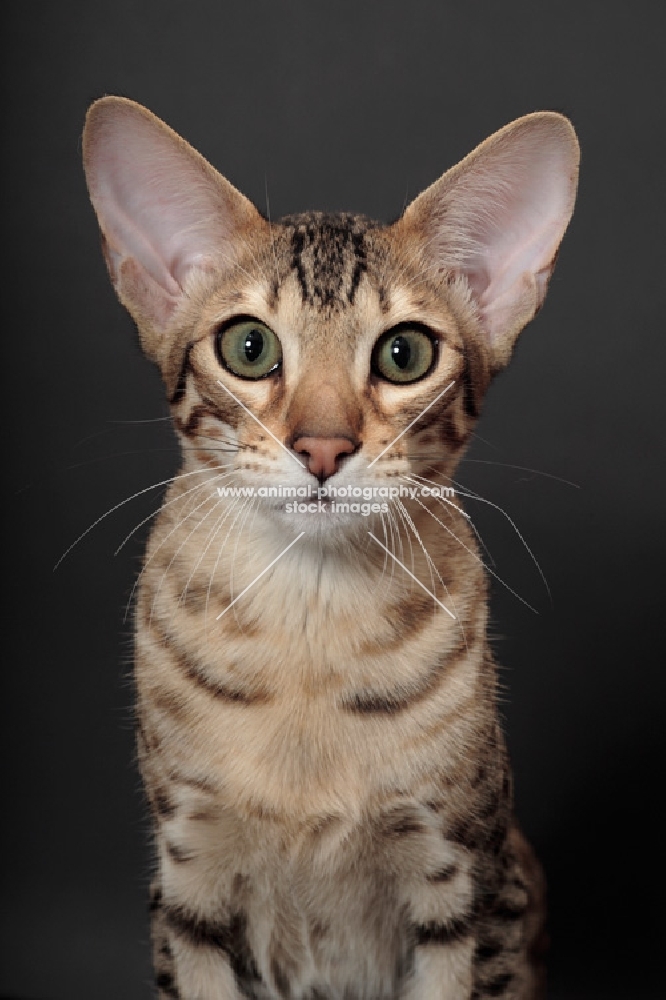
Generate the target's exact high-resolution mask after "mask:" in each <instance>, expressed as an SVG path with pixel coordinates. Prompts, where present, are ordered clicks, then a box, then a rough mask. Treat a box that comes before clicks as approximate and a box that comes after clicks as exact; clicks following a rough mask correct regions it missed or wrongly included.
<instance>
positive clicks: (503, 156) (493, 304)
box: [396, 112, 580, 369]
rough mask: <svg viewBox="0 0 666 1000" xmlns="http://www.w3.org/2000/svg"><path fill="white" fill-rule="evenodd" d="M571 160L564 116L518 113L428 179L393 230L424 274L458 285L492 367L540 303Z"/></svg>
mask: <svg viewBox="0 0 666 1000" xmlns="http://www.w3.org/2000/svg"><path fill="white" fill-rule="evenodd" d="M579 158H580V151H579V146H578V141H577V139H576V133H575V132H574V130H573V126H572V125H571V123H570V122H569V121H568V119H567V118H565V117H564V116H563V115H559V114H556V113H555V112H538V113H536V114H531V115H526V116H525V117H524V118H518V119H517V120H516V121H514V122H512V123H511V124H510V125H507V126H506V127H505V128H503V129H501V130H500V131H499V132H496V133H495V134H494V135H492V136H490V138H489V139H486V141H485V142H483V143H481V145H480V146H478V147H477V148H476V149H475V150H474V151H473V152H472V153H470V154H469V156H467V157H465V159H464V160H462V161H461V162H460V163H458V164H457V165H456V166H455V167H453V168H452V169H451V170H449V171H448V172H447V173H445V174H444V175H443V176H442V177H440V179H439V180H438V181H435V183H434V184H432V185H431V186H430V187H429V188H427V189H426V190H425V191H424V192H423V193H422V194H420V195H419V196H418V197H417V198H416V199H415V200H414V201H413V202H412V203H411V204H410V205H409V206H408V207H407V209H406V211H405V213H404V215H403V216H402V218H401V219H400V220H399V221H398V223H396V227H400V229H402V231H403V232H404V231H405V230H406V235H407V236H408V238H409V239H411V240H413V239H414V238H416V239H417V240H418V243H419V244H420V252H421V256H422V258H423V259H424V261H425V263H426V266H428V267H432V268H433V269H434V270H435V271H441V272H447V273H450V274H453V275H462V276H463V277H464V278H465V279H466V281H467V283H468V284H469V288H470V290H471V294H472V298H473V300H474V302H475V306H476V309H477V312H478V316H479V319H480V321H481V325H482V328H483V331H484V333H485V335H486V338H487V341H488V344H489V346H490V348H491V352H492V357H493V362H494V367H495V369H499V368H501V367H503V366H504V365H505V364H506V363H507V361H508V360H509V357H510V355H511V350H512V348H513V345H514V342H515V340H516V337H517V336H518V334H519V333H520V331H521V330H522V328H523V327H524V326H525V324H526V323H528V322H529V321H530V320H531V319H532V317H533V316H534V315H535V313H536V312H537V310H538V309H539V307H540V306H541V304H542V303H543V300H544V298H545V295H546V289H547V287H548V280H549V278H550V276H551V273H552V271H553V267H554V266H555V259H556V256H557V250H558V247H559V244H560V241H561V239H562V237H563V235H564V232H565V230H566V228H567V225H568V223H569V219H570V218H571V213H572V211H573V206H574V201H575V198H576V186H577V180H578V162H579Z"/></svg>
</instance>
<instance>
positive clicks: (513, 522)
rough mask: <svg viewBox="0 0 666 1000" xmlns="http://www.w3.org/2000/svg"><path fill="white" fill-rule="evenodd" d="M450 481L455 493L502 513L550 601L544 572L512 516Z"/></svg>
mask: <svg viewBox="0 0 666 1000" xmlns="http://www.w3.org/2000/svg"><path fill="white" fill-rule="evenodd" d="M451 482H453V483H454V484H455V487H456V492H457V493H458V494H459V495H460V496H462V497H467V498H468V499H469V500H478V501H479V503H485V504H488V506H489V507H493V508H494V509H495V510H498V511H499V512H500V514H503V515H504V517H505V518H506V519H507V521H508V522H509V524H510V525H511V527H512V528H513V530H514V531H515V532H516V534H517V535H518V538H519V539H520V540H521V542H522V543H523V545H524V546H525V550H526V551H527V553H528V554H529V556H530V558H531V560H532V562H533V563H534V565H535V566H536V568H537V570H538V572H539V576H540V577H541V579H542V580H543V585H544V587H545V588H546V592H547V593H548V597H549V598H550V599H551V601H552V595H551V592H550V587H549V586H548V581H547V580H546V577H545V575H544V572H543V570H542V569H541V566H540V565H539V561H538V559H537V557H536V556H535V555H534V553H533V552H532V550H531V548H530V547H529V545H528V544H527V542H526V541H525V539H524V538H523V536H522V534H521V533H520V531H519V530H518V526H517V525H516V523H515V521H514V520H513V518H511V517H510V516H509V515H508V514H507V512H506V511H505V510H504V508H503V507H500V505H499V504H496V503H493V502H492V500H486V498H485V497H482V496H479V494H478V493H474V491H471V492H469V493H465V492H464V488H461V486H460V483H456V482H455V480H451Z"/></svg>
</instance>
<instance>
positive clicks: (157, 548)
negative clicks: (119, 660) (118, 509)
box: [123, 470, 210, 622]
mask: <svg viewBox="0 0 666 1000" xmlns="http://www.w3.org/2000/svg"><path fill="white" fill-rule="evenodd" d="M201 471H203V470H201ZM209 484H210V479H207V480H206V482H205V483H201V486H208V485H209ZM187 492H188V493H190V492H192V491H190V490H188V491H187ZM183 496H185V494H181V495H180V496H179V497H178V499H182V497H183ZM190 499H196V497H194V498H192V497H191V498H190ZM204 503H205V501H204ZM199 506H203V504H199ZM197 509H198V508H197V507H194V508H192V509H190V510H189V511H188V512H187V514H183V516H182V517H181V518H180V520H179V521H177V522H176V524H174V526H173V528H171V529H170V530H169V531H168V532H167V533H166V535H165V536H164V538H162V540H161V541H160V542H159V543H158V544H157V545H156V546H155V548H154V550H153V551H152V552H151V554H150V556H148V558H147V559H145V560H144V562H143V565H142V567H141V570H140V571H139V574H138V576H137V578H136V580H135V581H134V584H133V586H132V589H131V591H130V595H129V597H128V599H127V604H126V605H125V614H124V616H123V622H125V621H126V620H127V615H128V614H129V609H130V606H131V604H132V599H133V597H134V594H135V592H136V588H137V587H138V586H139V583H140V582H141V579H142V577H143V574H144V573H145V572H146V570H147V569H148V567H149V565H150V564H151V562H152V561H153V559H154V558H155V556H156V555H157V553H158V552H159V551H160V549H161V548H162V546H163V545H164V544H165V543H166V542H168V540H169V539H170V538H171V536H172V535H173V533H174V531H178V529H179V528H180V527H181V525H182V524H184V523H185V521H186V520H187V518H188V517H189V516H190V515H191V514H193V513H194V512H195V510H197Z"/></svg>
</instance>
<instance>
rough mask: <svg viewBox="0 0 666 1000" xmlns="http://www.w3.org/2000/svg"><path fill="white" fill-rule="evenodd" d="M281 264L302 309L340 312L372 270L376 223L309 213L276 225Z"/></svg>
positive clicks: (289, 218)
mask: <svg viewBox="0 0 666 1000" xmlns="http://www.w3.org/2000/svg"><path fill="white" fill-rule="evenodd" d="M280 227H281V230H282V233H281V235H282V241H281V242H282V245H283V253H284V254H285V256H286V263H287V264H288V266H289V268H290V270H291V271H292V272H293V274H294V275H295V277H296V279H297V281H298V288H299V291H300V294H301V299H302V302H303V305H306V306H310V307H312V308H314V309H317V310H324V311H326V312H339V311H340V310H343V309H346V308H348V307H349V306H350V305H353V304H354V299H355V296H356V293H357V291H358V287H359V284H360V282H361V279H362V278H363V276H364V275H366V274H368V271H369V269H370V272H371V273H373V272H374V270H375V267H374V265H375V264H376V256H377V254H376V245H375V241H373V239H372V236H374V235H375V234H376V231H377V230H378V229H379V228H380V224H379V223H378V222H374V221H373V220H372V219H368V218H366V217H364V216H361V215H351V214H343V213H337V214H332V213H324V212H308V213H304V214H301V215H294V216H287V217H286V218H284V219H282V220H281V221H280Z"/></svg>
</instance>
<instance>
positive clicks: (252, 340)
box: [243, 328, 264, 362]
mask: <svg viewBox="0 0 666 1000" xmlns="http://www.w3.org/2000/svg"><path fill="white" fill-rule="evenodd" d="M263 349H264V335H263V333H262V332H261V330H257V329H256V328H255V329H254V330H250V331H248V333H246V335H245V342H244V344H243V350H244V351H245V357H246V358H247V360H248V361H250V362H251V361H256V360H257V358H258V357H259V355H260V354H261V352H262V351H263Z"/></svg>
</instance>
